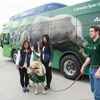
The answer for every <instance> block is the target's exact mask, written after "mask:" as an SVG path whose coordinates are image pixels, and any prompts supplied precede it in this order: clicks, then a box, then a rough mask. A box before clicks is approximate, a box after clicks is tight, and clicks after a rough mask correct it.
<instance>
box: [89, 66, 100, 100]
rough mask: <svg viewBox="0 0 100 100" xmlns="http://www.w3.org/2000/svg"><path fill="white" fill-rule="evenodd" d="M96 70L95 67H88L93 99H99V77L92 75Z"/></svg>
mask: <svg viewBox="0 0 100 100" xmlns="http://www.w3.org/2000/svg"><path fill="white" fill-rule="evenodd" d="M97 70H98V69H97V68H90V69H89V78H90V85H91V91H92V92H93V93H94V99H95V100H100V78H95V77H94V75H95V73H96V72H97Z"/></svg>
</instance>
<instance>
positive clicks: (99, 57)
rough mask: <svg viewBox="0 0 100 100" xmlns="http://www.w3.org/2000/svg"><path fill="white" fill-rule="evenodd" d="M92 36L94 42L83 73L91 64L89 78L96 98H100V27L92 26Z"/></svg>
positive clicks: (83, 67)
mask: <svg viewBox="0 0 100 100" xmlns="http://www.w3.org/2000/svg"><path fill="white" fill-rule="evenodd" d="M90 38H92V39H93V44H92V46H91V48H90V53H89V56H88V57H87V59H86V60H85V62H84V64H83V65H82V68H81V70H80V71H81V73H82V74H83V73H84V69H85V67H86V66H87V65H88V64H90V69H89V79H90V86H91V91H92V92H93V93H94V99H95V100H100V27H99V26H91V27H90Z"/></svg>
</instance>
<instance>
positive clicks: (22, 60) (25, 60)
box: [16, 41, 33, 92]
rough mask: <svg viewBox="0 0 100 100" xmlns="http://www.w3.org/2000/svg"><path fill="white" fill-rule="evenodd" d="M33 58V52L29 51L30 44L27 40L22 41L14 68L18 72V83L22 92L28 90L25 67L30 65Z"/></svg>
mask: <svg viewBox="0 0 100 100" xmlns="http://www.w3.org/2000/svg"><path fill="white" fill-rule="evenodd" d="M32 60H33V52H32V51H31V48H30V44H29V42H28V41H24V42H23V45H22V49H21V50H19V51H18V56H17V60H16V68H17V69H18V70H19V74H20V84H21V86H22V91H23V92H29V89H28V87H27V86H28V83H29V77H28V74H27V67H30V63H31V62H32Z"/></svg>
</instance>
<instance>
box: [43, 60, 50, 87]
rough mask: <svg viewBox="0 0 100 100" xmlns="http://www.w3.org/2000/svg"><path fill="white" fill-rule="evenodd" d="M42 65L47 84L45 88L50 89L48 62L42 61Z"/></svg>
mask: <svg viewBox="0 0 100 100" xmlns="http://www.w3.org/2000/svg"><path fill="white" fill-rule="evenodd" d="M42 63H43V65H44V66H45V69H46V84H47V85H46V86H47V87H49V88H50V83H51V80H52V73H51V67H49V61H47V62H44V61H42Z"/></svg>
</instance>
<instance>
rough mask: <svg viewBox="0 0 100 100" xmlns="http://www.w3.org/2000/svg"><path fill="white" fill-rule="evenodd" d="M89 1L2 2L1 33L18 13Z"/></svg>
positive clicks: (30, 0)
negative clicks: (42, 7) (54, 3)
mask: <svg viewBox="0 0 100 100" xmlns="http://www.w3.org/2000/svg"><path fill="white" fill-rule="evenodd" d="M86 1H89V0H39V1H35V0H1V2H0V33H1V32H2V28H3V24H5V23H8V22H9V19H10V18H11V17H12V16H14V15H15V14H17V13H20V12H23V11H26V10H29V9H31V8H35V7H37V6H40V5H42V4H45V3H50V2H58V3H63V4H66V5H68V6H70V5H74V4H78V3H82V2H86Z"/></svg>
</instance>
